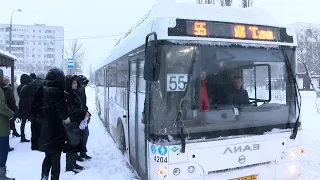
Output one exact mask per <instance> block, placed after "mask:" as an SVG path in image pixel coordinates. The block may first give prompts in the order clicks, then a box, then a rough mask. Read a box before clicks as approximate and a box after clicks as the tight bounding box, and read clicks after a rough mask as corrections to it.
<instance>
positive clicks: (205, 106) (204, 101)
mask: <svg viewBox="0 0 320 180" xmlns="http://www.w3.org/2000/svg"><path fill="white" fill-rule="evenodd" d="M206 83H207V75H206V73H205V72H202V74H201V111H202V112H207V111H208V110H209V98H208V92H207V87H206Z"/></svg>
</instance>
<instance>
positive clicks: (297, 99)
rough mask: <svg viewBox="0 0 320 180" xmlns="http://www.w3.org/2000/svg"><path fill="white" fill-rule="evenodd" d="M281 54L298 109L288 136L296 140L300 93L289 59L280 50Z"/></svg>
mask: <svg viewBox="0 0 320 180" xmlns="http://www.w3.org/2000/svg"><path fill="white" fill-rule="evenodd" d="M281 50H282V53H283V55H284V59H285V64H286V67H287V71H288V73H289V74H290V76H291V78H292V83H293V87H294V92H295V96H296V101H297V102H296V104H297V108H298V117H297V119H296V122H295V124H294V127H293V130H292V134H291V136H290V139H296V137H297V134H298V128H299V119H300V111H301V95H300V91H299V88H298V83H297V80H296V77H295V75H294V73H293V70H292V67H291V64H290V60H289V57H288V55H287V53H286V51H285V50H284V49H283V48H282V49H281Z"/></svg>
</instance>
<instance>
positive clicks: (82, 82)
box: [78, 75, 91, 161]
mask: <svg viewBox="0 0 320 180" xmlns="http://www.w3.org/2000/svg"><path fill="white" fill-rule="evenodd" d="M78 78H79V84H80V86H79V87H78V94H79V96H80V99H81V102H82V106H83V107H84V109H85V110H86V111H87V112H88V113H89V111H88V110H89V109H88V106H87V96H86V86H87V85H88V83H89V80H88V79H87V78H86V77H85V76H83V75H79V76H78ZM89 114H90V113H89ZM90 116H91V114H90ZM82 132H83V133H82V135H83V138H84V141H83V143H84V146H87V142H88V138H89V127H88V126H87V127H86V128H85V129H84V130H83V131H82ZM79 158H80V159H79ZM79 158H78V160H80V161H81V159H82V158H84V159H91V157H90V156H88V154H87V153H86V152H85V151H84V152H80V157H79Z"/></svg>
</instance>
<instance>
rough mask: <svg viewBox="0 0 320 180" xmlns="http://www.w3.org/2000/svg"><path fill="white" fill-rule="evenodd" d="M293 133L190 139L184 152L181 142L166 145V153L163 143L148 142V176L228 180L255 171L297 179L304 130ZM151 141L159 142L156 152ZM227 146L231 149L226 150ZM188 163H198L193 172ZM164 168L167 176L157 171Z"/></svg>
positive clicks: (263, 179)
mask: <svg viewBox="0 0 320 180" xmlns="http://www.w3.org/2000/svg"><path fill="white" fill-rule="evenodd" d="M290 135H291V132H284V133H276V134H266V135H262V136H250V137H243V138H234V139H226V140H217V141H208V142H198V143H197V142H195V143H187V145H186V151H185V153H180V149H181V145H169V146H165V149H166V150H167V151H162V154H164V153H163V152H166V153H165V154H164V155H161V154H160V153H161V152H160V151H159V149H163V148H164V147H162V146H161V145H154V144H151V143H149V145H148V148H149V170H150V171H149V172H150V174H149V179H150V180H160V179H161V180H164V179H166V180H186V179H190V180H198V179H199V180H200V179H201V180H229V179H233V178H239V177H244V176H249V175H254V174H256V175H257V176H258V180H289V179H294V178H296V177H297V176H298V175H299V174H300V172H301V167H300V161H299V160H300V158H301V153H300V150H301V147H300V145H299V142H300V138H301V131H299V132H298V136H297V138H296V139H295V140H291V139H290V138H289V137H290ZM152 145H154V146H156V150H157V151H156V152H155V151H154V150H152ZM257 145H259V146H257ZM240 146H241V147H242V149H241V150H240V149H239V147H240ZM228 147H229V148H230V150H231V151H230V150H227V151H226V149H227V148H228ZM235 148H236V149H235ZM237 150H238V152H235V151H237ZM225 151H226V153H225V154H224V152H225ZM240 151H241V152H240ZM155 156H156V159H155ZM158 156H159V157H163V158H165V157H167V160H168V161H167V162H168V163H161V162H160V161H159V162H157V159H158ZM241 156H245V162H242V161H241V163H242V164H241V163H239V158H240V157H241ZM189 166H194V167H195V172H194V173H189V172H188V167H189ZM161 168H163V169H165V171H166V175H165V176H158V175H157V171H158V170H159V169H161ZM175 168H179V169H180V174H179V175H177V176H175V175H173V170H174V169H175ZM290 171H292V172H291V173H290ZM293 171H294V172H293Z"/></svg>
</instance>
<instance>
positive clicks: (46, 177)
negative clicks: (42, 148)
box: [41, 174, 49, 180]
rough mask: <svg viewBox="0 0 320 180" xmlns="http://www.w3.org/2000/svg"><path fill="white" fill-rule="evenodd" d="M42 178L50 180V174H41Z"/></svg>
mask: <svg viewBox="0 0 320 180" xmlns="http://www.w3.org/2000/svg"><path fill="white" fill-rule="evenodd" d="M41 180H49V176H48V175H43V174H42V175H41Z"/></svg>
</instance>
